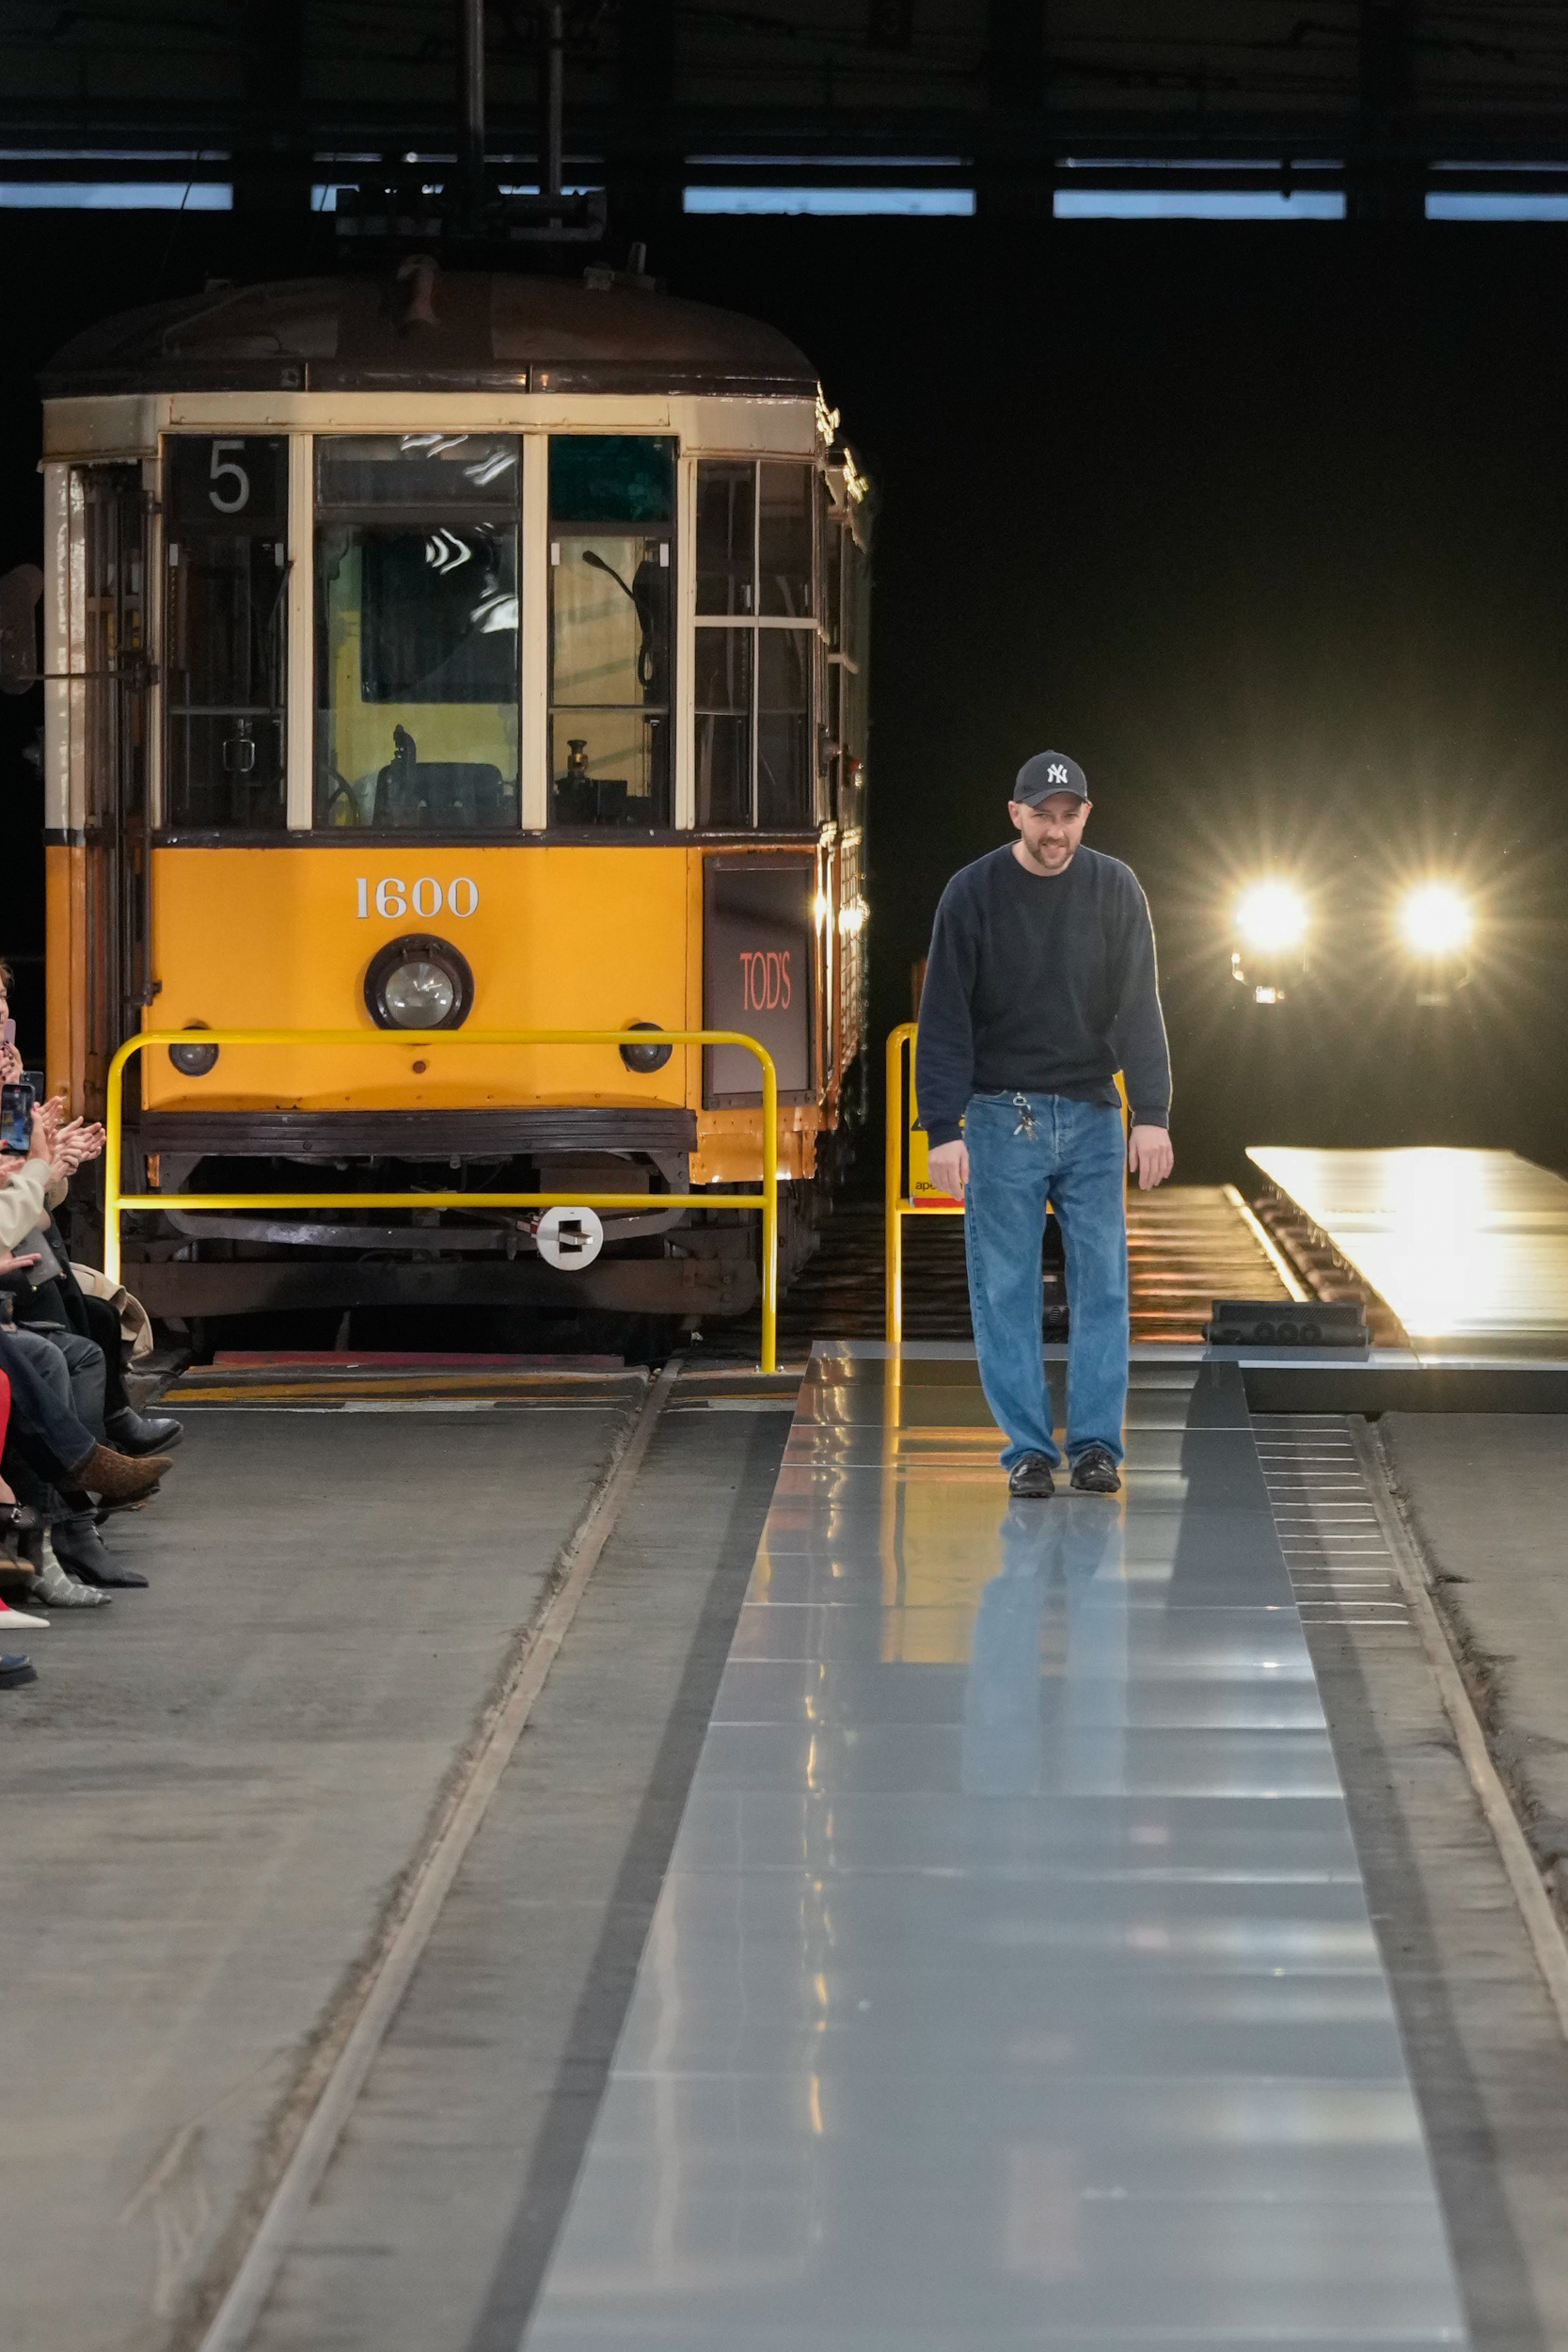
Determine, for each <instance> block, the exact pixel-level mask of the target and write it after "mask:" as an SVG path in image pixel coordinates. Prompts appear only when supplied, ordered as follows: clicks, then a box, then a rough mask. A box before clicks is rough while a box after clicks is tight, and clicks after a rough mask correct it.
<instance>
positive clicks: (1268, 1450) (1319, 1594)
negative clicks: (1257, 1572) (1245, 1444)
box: [1253, 1413, 1411, 1630]
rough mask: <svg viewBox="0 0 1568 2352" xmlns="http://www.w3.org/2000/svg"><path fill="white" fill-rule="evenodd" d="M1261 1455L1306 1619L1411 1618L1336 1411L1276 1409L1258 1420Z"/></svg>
mask: <svg viewBox="0 0 1568 2352" xmlns="http://www.w3.org/2000/svg"><path fill="white" fill-rule="evenodd" d="M1253 1437H1254V1440H1255V1443H1256V1445H1257V1448H1258V1459H1259V1463H1260V1464H1261V1466H1262V1471H1263V1483H1264V1485H1265V1486H1266V1487H1267V1488H1268V1495H1269V1504H1270V1508H1271V1509H1272V1511H1273V1513H1274V1523H1275V1531H1276V1532H1277V1534H1278V1536H1279V1545H1280V1549H1281V1550H1282V1551H1283V1552H1284V1554H1285V1565H1286V1566H1287V1568H1288V1569H1289V1570H1290V1575H1291V1584H1292V1586H1293V1587H1294V1590H1295V1596H1296V1604H1297V1606H1298V1608H1299V1609H1300V1611H1301V1614H1302V1621H1303V1623H1304V1624H1305V1625H1306V1626H1307V1629H1309V1630H1310V1629H1311V1628H1312V1627H1313V1626H1314V1625H1359V1626H1374V1625H1387V1626H1408V1625H1409V1624H1410V1622H1411V1618H1410V1610H1409V1607H1408V1605H1407V1603H1406V1601H1405V1599H1404V1596H1403V1592H1402V1588H1401V1585H1400V1581H1399V1576H1398V1573H1397V1571H1396V1569H1395V1566H1394V1563H1393V1559H1392V1557H1391V1556H1390V1554H1389V1550H1388V1546H1387V1543H1386V1540H1385V1537H1384V1534H1383V1530H1382V1528H1381V1526H1380V1525H1379V1523H1378V1517H1377V1513H1376V1511H1375V1510H1374V1508H1373V1506H1372V1499H1371V1496H1370V1493H1369V1491H1368V1488H1367V1482H1366V1479H1365V1478H1364V1476H1363V1475H1362V1470H1361V1465H1360V1463H1359V1462H1358V1461H1357V1460H1356V1458H1355V1449H1354V1446H1353V1445H1352V1443H1351V1438H1350V1431H1349V1430H1348V1429H1347V1428H1346V1426H1345V1423H1344V1422H1343V1420H1341V1419H1340V1418H1339V1417H1338V1415H1329V1414H1323V1415H1314V1414H1307V1413H1302V1414H1278V1415H1274V1414H1271V1415H1269V1416H1268V1417H1267V1418H1266V1419H1259V1420H1257V1421H1255V1422H1253Z"/></svg>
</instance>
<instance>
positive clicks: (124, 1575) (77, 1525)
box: [49, 1511, 147, 1589]
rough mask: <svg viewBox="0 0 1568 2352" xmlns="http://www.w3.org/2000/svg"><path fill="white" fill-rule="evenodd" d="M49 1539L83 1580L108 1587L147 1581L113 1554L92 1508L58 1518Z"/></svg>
mask: <svg viewBox="0 0 1568 2352" xmlns="http://www.w3.org/2000/svg"><path fill="white" fill-rule="evenodd" d="M49 1540H50V1542H51V1543H52V1544H53V1545H54V1547H55V1558H56V1559H57V1560H58V1561H59V1563H60V1565H61V1566H62V1567H63V1568H64V1569H65V1570H66V1572H67V1574H68V1575H70V1576H73V1577H75V1578H77V1579H78V1581H80V1582H81V1583H83V1584H96V1585H98V1586H99V1587H100V1588H101V1589H106V1588H107V1587H109V1586H111V1585H145V1583H146V1582H147V1579H146V1577H145V1576H143V1575H141V1574H140V1573H139V1571H138V1570H137V1569H135V1568H122V1567H120V1566H119V1564H118V1562H117V1561H116V1560H115V1559H114V1558H113V1557H112V1555H111V1554H110V1551H109V1549H108V1546H107V1545H106V1544H105V1543H104V1541H103V1536H102V1535H101V1534H99V1532H98V1529H97V1527H96V1526H95V1525H94V1523H93V1515H92V1513H91V1512H90V1511H84V1512H80V1513H78V1514H77V1515H76V1516H75V1517H74V1518H69V1519H56V1520H55V1524H54V1526H53V1527H52V1528H51V1529H50V1531H49Z"/></svg>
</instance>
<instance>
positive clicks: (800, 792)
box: [757, 628, 811, 833]
mask: <svg viewBox="0 0 1568 2352" xmlns="http://www.w3.org/2000/svg"><path fill="white" fill-rule="evenodd" d="M810 815H811V638H810V636H809V634H808V632H807V631H806V630H805V629H803V628H763V629H759V630H758V631H757V823H758V824H759V825H760V826H762V828H763V829H764V831H766V832H770V833H776V832H780V831H784V830H787V829H788V828H789V827H790V826H792V825H802V824H805V823H807V822H808V821H809V818H810Z"/></svg>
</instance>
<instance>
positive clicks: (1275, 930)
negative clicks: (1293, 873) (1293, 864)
mask: <svg viewBox="0 0 1568 2352" xmlns="http://www.w3.org/2000/svg"><path fill="white" fill-rule="evenodd" d="M1236 929H1237V931H1238V932H1239V933H1240V935H1241V937H1242V938H1243V940H1244V941H1245V943H1246V945H1247V946H1249V947H1251V948H1253V949H1254V950H1255V951H1256V952H1257V953H1259V954H1260V955H1265V954H1275V953H1277V952H1279V951H1280V950H1283V949H1287V948H1291V947H1299V946H1301V943H1302V941H1303V939H1304V938H1305V937H1306V935H1307V901H1306V899H1305V898H1303V897H1302V895H1301V892H1300V891H1299V890H1297V889H1296V888H1295V887H1294V885H1293V884H1292V883H1291V882H1275V881H1268V882H1252V883H1251V884H1249V886H1248V887H1247V888H1246V889H1245V890H1243V893H1242V895H1241V897H1240V898H1238V899H1237V901H1236Z"/></svg>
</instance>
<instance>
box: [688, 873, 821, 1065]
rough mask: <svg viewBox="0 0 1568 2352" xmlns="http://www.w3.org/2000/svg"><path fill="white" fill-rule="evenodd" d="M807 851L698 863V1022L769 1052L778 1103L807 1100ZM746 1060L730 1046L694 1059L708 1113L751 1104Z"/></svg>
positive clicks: (812, 878)
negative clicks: (735, 1032) (740, 1034)
mask: <svg viewBox="0 0 1568 2352" xmlns="http://www.w3.org/2000/svg"><path fill="white" fill-rule="evenodd" d="M815 895H816V862H815V860H814V859H813V858H812V857H811V856H810V855H809V854H804V855H795V854H793V853H792V854H788V855H784V856H773V857H769V856H767V855H761V854H758V853H757V852H756V851H751V852H745V853H737V854H736V855H734V856H722V857H709V858H705V860H704V862H703V1023H704V1025H705V1027H706V1028H710V1029H742V1030H744V1031H745V1033H746V1034H747V1036H748V1037H754V1038H755V1039H756V1041H757V1043H758V1044H759V1045H765V1046H766V1047H767V1049H768V1052H769V1053H770V1054H771V1055H772V1057H773V1060H774V1064H775V1066H776V1067H777V1070H778V1073H779V1100H780V1102H781V1103H790V1102H795V1103H799V1102H805V1101H808V1100H809V1099H810V1098H811V1092H812V1069H811V1040H812V1021H811V1010H812V1008H811V995H812V991H811V973H812V904H813V899H814V898H815ZM758 1099H759V1098H758V1094H757V1081H756V1064H755V1062H754V1061H753V1060H752V1057H751V1056H750V1055H749V1054H746V1053H743V1052H741V1051H740V1049H739V1048H738V1047H736V1046H726V1045H719V1046H710V1047H709V1049H708V1051H707V1052H706V1054H705V1056H704V1076H703V1101H704V1104H705V1107H707V1108H708V1109H710V1110H722V1109H727V1108H729V1107H731V1106H734V1105H743V1104H752V1103H755V1102H756V1101H757V1100H758Z"/></svg>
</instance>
